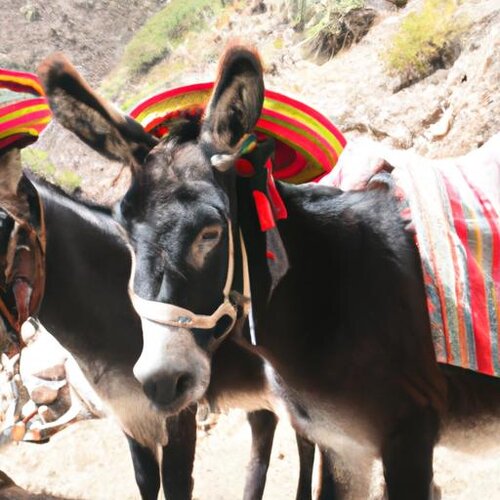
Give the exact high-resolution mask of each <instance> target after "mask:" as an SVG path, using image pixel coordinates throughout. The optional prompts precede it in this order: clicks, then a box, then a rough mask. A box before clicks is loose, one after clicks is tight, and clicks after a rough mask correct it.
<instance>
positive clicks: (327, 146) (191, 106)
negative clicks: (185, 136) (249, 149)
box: [129, 83, 346, 183]
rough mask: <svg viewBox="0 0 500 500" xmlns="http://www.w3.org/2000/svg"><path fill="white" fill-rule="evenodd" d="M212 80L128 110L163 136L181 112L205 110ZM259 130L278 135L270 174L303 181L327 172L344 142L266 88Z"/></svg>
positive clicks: (320, 119)
mask: <svg viewBox="0 0 500 500" xmlns="http://www.w3.org/2000/svg"><path fill="white" fill-rule="evenodd" d="M212 88H213V83H200V84H195V85H188V86H184V87H178V88H175V89H171V90H167V91H165V92H161V93H159V94H156V95H154V96H152V97H149V98H147V99H145V100H144V101H142V102H141V103H139V104H138V105H136V106H135V107H134V108H133V109H132V110H130V112H129V114H130V116H132V117H133V118H135V119H136V120H137V121H139V122H140V123H141V124H142V126H143V127H144V128H145V129H146V130H147V131H148V132H151V133H153V134H154V135H156V136H157V137H162V136H163V135H165V134H166V133H168V123H169V122H171V121H172V120H175V118H177V117H178V116H179V115H180V114H188V115H189V114H193V115H197V114H200V113H202V112H203V110H204V108H205V106H206V104H207V103H208V100H209V98H210V95H211V92H212ZM256 131H257V133H258V134H263V135H265V136H269V137H273V138H274V139H276V153H275V162H274V170H273V174H274V177H275V178H276V179H286V180H287V181H289V182H293V183H301V182H307V181H311V180H314V179H318V178H320V177H322V176H323V175H325V174H326V173H328V172H330V171H331V170H332V168H333V167H334V166H335V164H336V163H337V159H338V157H339V155H340V153H341V152H342V151H343V149H344V146H345V144H346V141H345V138H344V136H343V135H342V133H341V132H340V131H339V130H338V129H337V128H336V127H335V126H334V125H333V124H332V123H331V122H330V121H329V120H328V119H327V118H326V117H325V116H323V115H322V114H321V113H319V112H318V111H316V110H314V109H313V108H311V107H309V106H307V105H306V104H304V103H302V102H299V101H297V100H295V99H292V98H290V97H287V96H285V95H283V94H280V93H278V92H273V91H270V90H266V93H265V99H264V107H263V110H262V115H261V118H260V119H259V121H258V122H257V126H256Z"/></svg>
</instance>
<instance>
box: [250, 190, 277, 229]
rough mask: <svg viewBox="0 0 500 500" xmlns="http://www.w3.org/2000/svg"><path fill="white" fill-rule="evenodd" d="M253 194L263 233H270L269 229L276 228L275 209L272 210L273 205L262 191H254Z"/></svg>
mask: <svg viewBox="0 0 500 500" xmlns="http://www.w3.org/2000/svg"><path fill="white" fill-rule="evenodd" d="M252 194H253V199H254V201H255V208H256V209H257V215H258V216H259V222H260V229H261V231H269V229H272V228H273V227H276V223H275V222H274V215H273V209H272V208H271V203H270V202H269V200H268V198H267V196H266V195H265V194H264V193H263V192H262V191H257V190H254V191H253V193H252Z"/></svg>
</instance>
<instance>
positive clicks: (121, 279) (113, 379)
mask: <svg viewBox="0 0 500 500" xmlns="http://www.w3.org/2000/svg"><path fill="white" fill-rule="evenodd" d="M40 72H41V74H42V77H44V78H43V79H44V82H45V85H46V88H47V90H48V92H49V95H50V96H51V103H52V106H53V108H54V110H55V111H56V115H57V116H59V117H61V116H62V118H63V119H62V121H63V123H65V124H66V125H68V124H69V125H71V127H72V126H73V125H74V124H75V123H78V133H79V135H80V136H83V137H84V138H85V139H86V140H87V142H91V143H92V141H95V144H97V145H100V146H101V147H102V148H106V149H105V151H106V152H107V153H108V156H112V157H115V158H116V157H118V158H120V159H123V160H124V161H129V162H131V163H132V166H133V167H134V170H135V171H136V172H137V168H138V165H139V164H142V162H143V161H144V158H145V156H146V155H147V152H148V151H149V149H151V148H152V147H154V145H155V144H156V142H157V141H156V140H155V139H154V137H152V136H150V135H149V134H147V133H146V132H144V130H143V129H142V127H141V126H140V125H139V124H137V123H136V122H134V121H133V120H130V119H129V118H126V117H123V116H121V115H120V114H118V113H117V112H116V111H114V110H112V109H111V108H110V107H109V106H108V105H107V104H106V103H103V102H102V101H101V100H100V99H99V98H98V97H96V96H95V95H94V94H93V93H92V92H91V91H90V90H89V89H88V87H87V86H86V84H85V83H84V82H83V81H82V80H81V79H80V77H79V76H78V75H77V74H76V72H75V71H74V69H73V68H72V67H71V66H70V65H69V63H68V62H67V61H66V60H65V59H64V58H63V57H62V56H55V57H54V58H52V59H50V60H48V61H47V62H46V63H45V64H44V65H42V68H41V70H40ZM53 81H55V82H56V83H57V85H55V84H54V85H53ZM68 89H69V90H68ZM67 93H68V95H67ZM82 103H85V104H82ZM95 110H97V111H95ZM68 117H71V119H70V120H68V119H67V118H68ZM89 124H90V128H88V126H87V125H89ZM115 125H116V126H117V127H118V128H120V130H121V135H120V136H112V135H111V134H110V131H112V130H114V129H112V127H114V126H115ZM122 137H123V138H122ZM95 144H94V145H95ZM34 183H35V186H36V187H37V189H38V192H39V193H40V195H41V197H42V200H43V204H44V207H45V222H46V227H47V253H46V260H47V287H46V291H45V298H44V301H43V304H42V307H41V310H40V319H41V320H42V322H43V323H44V325H45V326H46V327H47V328H48V329H49V330H50V331H51V333H52V334H53V335H54V336H55V337H56V338H57V339H58V340H59V341H60V342H61V343H62V344H63V345H64V346H65V347H66V348H67V349H68V350H70V351H71V352H72V354H73V355H75V357H76V358H77V360H78V361H79V363H80V365H81V366H82V368H83V370H84V372H85V374H86V375H87V377H88V378H89V380H90V381H91V383H92V385H93V386H94V388H95V389H96V391H97V393H98V394H99V395H100V396H101V398H103V399H104V401H105V402H106V403H107V405H108V407H109V409H110V411H111V413H113V414H114V415H115V416H116V417H117V419H118V421H119V422H120V423H121V425H122V428H123V429H124V431H125V433H126V435H127V439H128V441H129V445H130V450H131V453H132V459H133V464H134V469H135V473H136V479H137V483H138V485H139V489H140V491H141V495H142V497H143V498H148V499H149V498H154V499H156V498H157V495H158V489H159V485H160V465H161V478H162V482H163V489H164V492H165V495H166V496H167V498H173V499H186V498H189V497H190V495H191V489H192V479H191V472H192V467H193V459H194V446H195V434H196V427H195V426H196V423H195V418H194V410H193V408H187V409H186V410H185V411H183V412H181V413H180V414H179V415H178V416H173V417H170V418H168V419H167V418H166V416H167V412H166V411H165V410H164V409H162V408H153V407H152V405H151V404H150V402H149V401H148V399H147V398H146V397H145V395H144V393H143V391H142V390H141V386H140V384H139V383H138V382H137V381H136V380H135V379H134V377H133V374H132V368H133V366H134V363H135V361H136V360H137V358H138V357H139V355H140V353H141V347H142V334H141V326H140V321H139V317H138V316H137V315H136V313H135V312H134V311H133V309H132V306H131V303H130V299H129V297H128V293H127V283H128V279H129V275H130V252H129V250H128V249H127V246H126V244H125V240H124V233H123V231H122V230H120V228H119V226H118V225H117V224H116V223H115V222H114V221H113V219H112V217H111V211H110V210H109V209H108V208H106V207H100V206H95V205H91V204H88V203H84V202H82V201H80V200H77V199H74V198H72V197H70V196H68V195H67V194H65V193H63V192H61V191H60V190H58V189H57V188H55V187H53V186H50V185H48V184H46V183H43V182H40V181H36V180H34ZM178 359H181V357H179V358H178ZM262 364H263V362H262V359H261V358H260V357H259V356H257V355H255V354H254V353H252V352H250V351H248V350H246V349H245V348H244V347H243V341H242V340H241V339H238V338H231V339H230V340H229V341H228V342H226V343H225V345H224V348H223V349H220V350H219V351H218V352H217V354H216V356H215V357H214V359H213V365H214V369H213V373H214V377H213V381H214V383H213V384H212V385H211V389H210V394H211V395H212V398H211V399H212V403H214V404H217V405H221V406H222V405H226V406H233V407H234V406H238V407H243V408H244V409H246V410H248V411H250V413H249V416H248V419H249V422H250V425H251V428H252V436H253V442H252V455H251V459H250V463H249V468H248V473H247V481H246V486H245V493H244V496H245V498H247V499H258V498H261V496H262V493H263V489H264V485H265V479H266V472H267V467H268V464H269V458H270V452H271V446H272V441H273V435H274V429H275V426H276V417H275V415H274V414H273V413H272V412H270V411H267V410H261V411H259V410H260V409H261V408H266V407H270V403H269V401H268V397H267V394H266V393H265V391H263V390H262V389H261V387H262V384H263V378H262V374H263V370H262ZM255 373H257V376H255ZM259 374H260V376H261V378H260V379H259ZM207 382H208V379H207ZM201 394H202V393H200V395H201ZM252 410H257V411H252ZM167 441H168V442H167ZM158 445H162V452H161V454H160V456H158V455H157V453H156V451H157V448H158ZM298 445H299V454H300V463H301V468H300V478H299V486H298V491H297V497H298V498H303V499H307V498H310V497H311V473H312V455H313V451H314V448H313V445H311V444H310V443H308V442H306V441H305V440H303V439H301V438H298ZM151 450H154V453H152V451H151ZM329 481H330V479H329V478H326V480H325V483H324V485H325V488H327V487H329V484H330V482H329Z"/></svg>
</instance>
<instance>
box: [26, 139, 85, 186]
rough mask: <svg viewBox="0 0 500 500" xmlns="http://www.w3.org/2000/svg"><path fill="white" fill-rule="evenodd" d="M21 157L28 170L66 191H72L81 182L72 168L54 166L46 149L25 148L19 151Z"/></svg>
mask: <svg viewBox="0 0 500 500" xmlns="http://www.w3.org/2000/svg"><path fill="white" fill-rule="evenodd" d="M21 157H22V160H23V164H24V165H26V166H27V167H28V168H29V169H30V170H33V172H35V173H36V174H38V175H40V176H41V177H44V178H45V179H48V180H49V181H51V182H54V183H55V184H57V185H59V186H61V187H62V188H63V189H65V190H66V191H69V192H73V191H74V190H75V189H77V188H78V187H80V185H81V183H82V179H81V177H80V176H79V175H78V174H77V173H75V172H74V171H73V170H69V169H59V168H56V166H55V165H54V164H53V163H52V162H51V161H50V157H49V153H47V151H44V150H42V149H38V148H35V147H30V148H25V149H23V150H22V151H21Z"/></svg>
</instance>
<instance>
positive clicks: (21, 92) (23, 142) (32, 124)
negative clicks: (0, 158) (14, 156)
mask: <svg viewBox="0 0 500 500" xmlns="http://www.w3.org/2000/svg"><path fill="white" fill-rule="evenodd" d="M51 116H52V115H51V112H50V108H49V105H48V102H47V99H46V98H45V94H44V91H43V88H42V86H41V84H40V81H39V80H38V77H37V76H36V75H33V74H31V73H24V72H21V71H11V70H7V69H3V68H0V153H3V152H5V151H6V150H8V149H11V148H13V147H16V148H23V147H25V146H27V145H28V144H31V143H32V142H34V141H35V140H36V139H37V138H38V136H39V135H40V133H41V132H42V130H43V129H44V128H45V127H46V126H47V124H48V123H49V121H50V119H51Z"/></svg>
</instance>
